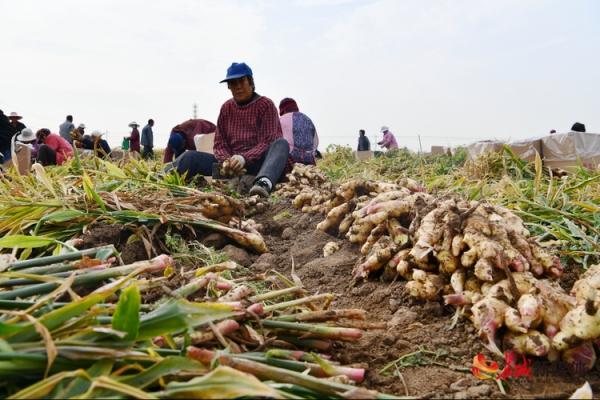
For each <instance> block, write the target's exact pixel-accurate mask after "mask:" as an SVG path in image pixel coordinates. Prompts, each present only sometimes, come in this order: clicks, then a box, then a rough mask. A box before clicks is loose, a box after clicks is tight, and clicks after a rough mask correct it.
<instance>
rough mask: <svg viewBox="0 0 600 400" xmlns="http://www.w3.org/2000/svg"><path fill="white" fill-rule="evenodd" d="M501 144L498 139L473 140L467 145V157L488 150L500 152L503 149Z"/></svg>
mask: <svg viewBox="0 0 600 400" xmlns="http://www.w3.org/2000/svg"><path fill="white" fill-rule="evenodd" d="M502 144H503V142H501V141H499V140H481V141H479V142H473V143H471V144H470V145H469V147H468V153H469V157H476V156H477V155H478V154H484V153H487V152H490V151H493V152H495V153H501V152H502V151H504V149H503V148H502Z"/></svg>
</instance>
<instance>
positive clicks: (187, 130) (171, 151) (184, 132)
mask: <svg viewBox="0 0 600 400" xmlns="http://www.w3.org/2000/svg"><path fill="white" fill-rule="evenodd" d="M216 130H217V127H216V126H215V124H213V123H212V122H210V121H207V120H204V119H190V120H188V121H185V122H182V123H181V124H179V125H177V126H175V127H174V128H173V129H171V135H170V136H169V143H168V144H167V148H166V149H165V158H164V159H163V162H164V163H165V164H166V163H170V162H171V161H173V160H174V159H177V158H178V157H179V156H180V155H182V154H183V153H184V152H185V151H186V150H196V143H195V142H194V138H195V137H196V136H201V135H206V134H207V133H213V132H215V131H216Z"/></svg>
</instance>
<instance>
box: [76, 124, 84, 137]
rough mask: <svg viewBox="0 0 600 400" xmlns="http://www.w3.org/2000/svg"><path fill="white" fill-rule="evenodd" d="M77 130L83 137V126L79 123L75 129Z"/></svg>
mask: <svg viewBox="0 0 600 400" xmlns="http://www.w3.org/2000/svg"><path fill="white" fill-rule="evenodd" d="M77 130H78V131H79V133H81V134H82V135H85V124H83V123H81V124H79V126H78V127H77Z"/></svg>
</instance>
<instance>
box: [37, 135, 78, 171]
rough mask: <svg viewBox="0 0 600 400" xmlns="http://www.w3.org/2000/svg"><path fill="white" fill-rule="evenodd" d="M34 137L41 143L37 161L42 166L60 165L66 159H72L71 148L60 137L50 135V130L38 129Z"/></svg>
mask: <svg viewBox="0 0 600 400" xmlns="http://www.w3.org/2000/svg"><path fill="white" fill-rule="evenodd" d="M35 135H36V137H37V139H38V141H39V142H40V143H41V145H40V147H39V149H38V161H39V162H40V164H42V165H62V164H63V163H64V162H65V161H67V158H71V157H74V154H73V147H72V146H71V144H70V143H69V142H67V141H66V140H65V139H64V138H63V137H62V136H60V135H57V134H56V133H50V129H45V128H43V129H40V130H39V131H37V132H36V134H35Z"/></svg>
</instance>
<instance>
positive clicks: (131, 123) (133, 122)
mask: <svg viewBox="0 0 600 400" xmlns="http://www.w3.org/2000/svg"><path fill="white" fill-rule="evenodd" d="M131 125H135V126H140V124H138V123H137V122H135V121H131V122H130V123H129V125H127V126H131Z"/></svg>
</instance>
